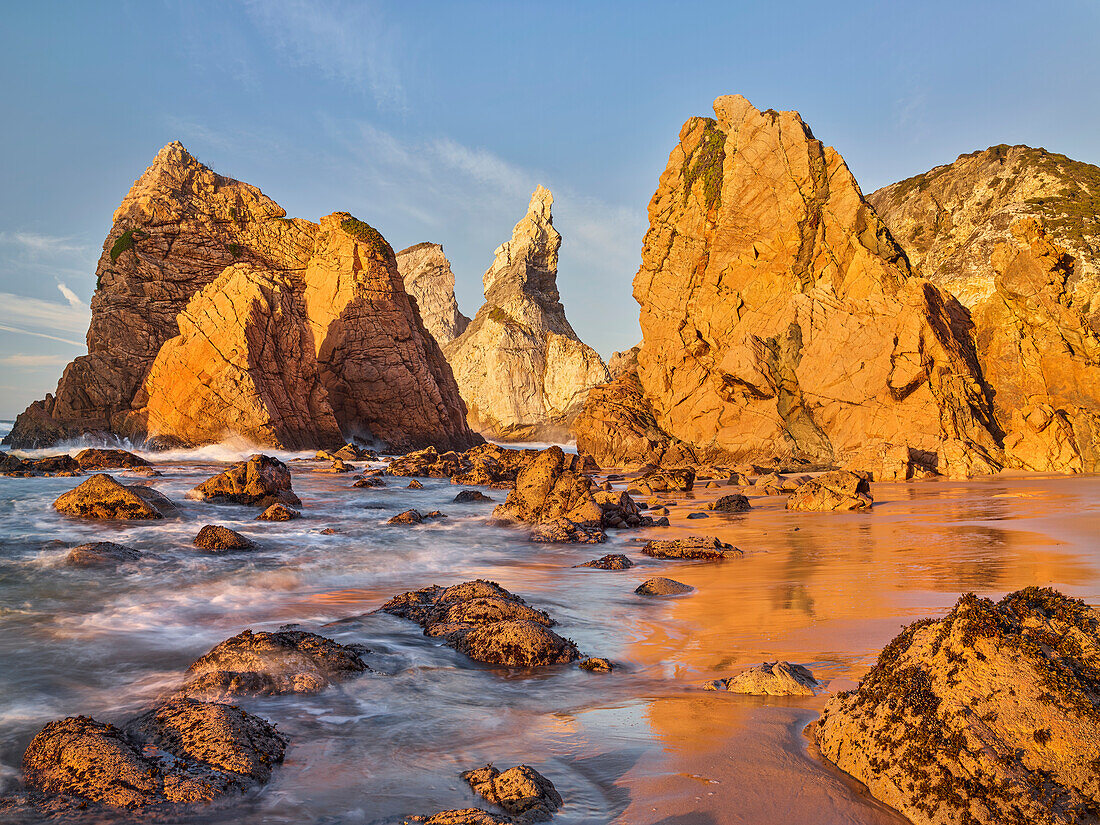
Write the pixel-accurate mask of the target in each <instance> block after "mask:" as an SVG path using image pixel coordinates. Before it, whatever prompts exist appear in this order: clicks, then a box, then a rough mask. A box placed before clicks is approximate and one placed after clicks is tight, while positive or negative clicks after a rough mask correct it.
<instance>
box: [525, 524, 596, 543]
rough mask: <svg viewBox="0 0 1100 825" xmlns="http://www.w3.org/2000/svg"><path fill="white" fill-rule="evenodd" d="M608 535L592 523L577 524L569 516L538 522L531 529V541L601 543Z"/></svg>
mask: <svg viewBox="0 0 1100 825" xmlns="http://www.w3.org/2000/svg"><path fill="white" fill-rule="evenodd" d="M606 539H607V535H606V534H605V533H604V531H603V530H601V529H600V528H599V527H596V526H594V525H592V524H577V523H576V522H573V521H570V520H569V519H567V518H559V519H554V520H553V521H546V522H543V523H542V524H536V525H535V526H534V527H533V528H532V529H531V541H537V542H542V543H548V544H600V543H601V542H603V541H604V540H606Z"/></svg>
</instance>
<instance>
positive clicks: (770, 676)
mask: <svg viewBox="0 0 1100 825" xmlns="http://www.w3.org/2000/svg"><path fill="white" fill-rule="evenodd" d="M818 687H820V685H819V684H818V681H817V679H815V678H814V674H813V672H812V671H811V670H810V669H809V668H808V667H805V666H804V665H794V664H791V663H790V662H764V664H762V665H757V666H756V667H750V668H749V669H748V670H746V671H743V672H741V673H738V674H737V675H736V676H734V677H732V678H729V679H715V680H714V681H713V682H707V683H706V684H705V685H703V689H704V690H728V691H730V692H731V693H748V694H751V695H753V696H813V695H814V692H815V690H816V688H818Z"/></svg>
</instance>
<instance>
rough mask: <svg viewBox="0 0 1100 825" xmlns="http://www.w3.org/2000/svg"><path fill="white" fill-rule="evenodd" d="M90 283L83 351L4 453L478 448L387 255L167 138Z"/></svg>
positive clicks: (351, 230) (339, 223)
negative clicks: (87, 444) (92, 442)
mask: <svg viewBox="0 0 1100 825" xmlns="http://www.w3.org/2000/svg"><path fill="white" fill-rule="evenodd" d="M97 276H98V282H97V288H96V292H95V295H94V296H93V297H92V322H91V326H90V328H89V330H88V355H86V356H81V357H79V358H77V359H75V360H74V361H73V362H72V363H71V364H69V366H68V367H66V369H65V372H64V374H63V376H62V378H61V381H60V382H59V384H58V387H57V392H56V394H55V395H47V396H46V398H45V399H44V400H43V401H37V402H35V403H34V404H32V405H31V406H30V407H29V408H28V409H27V410H26V411H25V412H24V413H23V414H22V415H20V416H19V418H18V420H17V421H16V423H15V426H14V427H13V429H12V432H11V434H10V435H9V437H8V438H7V439H6V441H7V443H10V444H12V445H13V446H16V447H38V446H45V445H48V444H51V443H54V442H56V441H59V440H63V439H67V438H75V437H79V436H82V435H93V436H96V437H104V436H120V437H126V438H131V439H134V440H138V441H140V440H146V439H150V440H152V443H157V442H159V443H162V444H177V445H199V444H206V443H211V442H214V441H219V440H222V439H224V438H227V437H232V436H240V437H244V438H246V439H248V440H249V441H251V442H252V443H254V444H256V445H258V446H264V447H275V448H286V449H309V448H316V447H331V446H339V445H340V444H342V443H344V441H345V440H347V439H348V438H350V437H353V436H354V437H357V438H360V439H363V440H367V441H374V442H377V443H379V444H380V445H385V446H387V447H388V448H390V449H394V450H407V449H416V448H418V447H424V446H429V445H431V446H436V447H440V448H442V449H465V448H467V447H470V446H472V445H473V444H475V443H478V442H479V441H480V438H479V437H478V436H477V435H476V434H475V433H473V432H472V431H471V430H470V429H469V428H468V427H467V426H466V422H465V413H466V411H465V407H464V406H463V404H462V400H461V397H460V396H459V393H458V389H457V387H456V386H455V383H454V378H453V376H452V374H451V370H450V368H449V367H448V365H447V363H446V361H445V360H444V358H443V355H442V353H441V352H440V350H439V347H438V345H437V344H436V342H435V340H434V339H433V338H432V337H431V336H430V335H429V334H428V332H427V331H426V330H425V329H424V325H423V323H422V322H421V320H420V316H419V314H418V313H417V308H416V304H415V302H414V301H413V300H411V299H410V298H409V296H408V295H407V294H406V293H405V291H404V286H403V283H402V279H401V276H400V274H399V273H398V270H397V263H396V260H395V258H394V254H393V250H392V249H390V246H389V244H388V243H386V241H385V239H384V238H383V237H382V236H381V234H379V233H378V232H377V230H375V229H374V228H373V227H371V226H369V225H368V224H366V223H363V222H362V221H359V220H357V219H355V218H354V217H352V216H351V215H349V214H347V213H335V214H333V215H330V216H328V217H327V218H324V219H322V221H321V223H320V224H316V223H312V222H310V221H306V220H300V219H288V218H287V217H286V212H285V211H284V210H283V209H282V208H281V207H280V206H279V205H278V204H276V203H275V202H274V201H272V200H271V199H270V198H267V197H266V196H265V195H264V194H263V193H262V192H260V191H259V190H258V189H256V188H255V187H253V186H249V185H248V184H244V183H240V182H239V181H235V180H232V179H230V178H226V177H223V176H221V175H218V174H216V173H215V172H213V171H211V170H210V169H208V168H207V167H205V166H203V165H202V164H201V163H199V162H198V161H197V160H195V158H193V157H192V156H191V155H190V154H189V153H188V152H187V151H186V150H185V149H184V148H183V146H182V145H180V144H179V143H171V144H169V145H168V146H165V147H164V148H163V149H162V150H161V151H160V152H159V153H158V154H157V157H156V159H155V160H154V162H153V165H152V166H150V167H149V169H147V170H146V172H145V174H144V175H142V177H141V178H140V179H139V180H138V181H137V182H136V183H135V184H134V185H133V187H132V188H131V190H130V192H129V194H127V196H126V198H125V199H124V200H123V202H122V205H121V206H120V207H119V208H118V210H117V211H116V212H115V215H114V224H113V226H112V227H111V231H110V232H109V233H108V235H107V239H106V241H105V242H104V245H103V254H102V255H101V257H100V259H99V266H98V269H97Z"/></svg>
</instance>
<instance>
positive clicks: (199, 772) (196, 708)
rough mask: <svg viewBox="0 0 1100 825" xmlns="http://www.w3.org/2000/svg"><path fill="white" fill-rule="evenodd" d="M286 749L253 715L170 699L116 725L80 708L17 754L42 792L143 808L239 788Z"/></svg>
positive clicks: (263, 775) (264, 774)
mask: <svg viewBox="0 0 1100 825" xmlns="http://www.w3.org/2000/svg"><path fill="white" fill-rule="evenodd" d="M285 750H286V739H284V738H283V736H282V735H281V734H280V733H279V732H278V731H277V730H275V726H274V725H272V724H270V723H269V722H267V721H266V720H264V719H261V718H260V717H258V716H253V715H251V714H249V713H245V712H244V711H243V710H240V709H239V708H236V707H234V706H232V705H221V704H215V703H208V702H196V701H193V700H190V699H175V700H172V701H170V702H167V703H165V704H163V705H160V706H159V707H157V708H155V709H154V710H152V711H150V712H148V713H147V714H144V715H142V716H139V717H137V718H136V719H133V720H131V721H130V722H128V723H127V724H126V725H125V726H124V727H123V728H121V729H120V728H116V727H115V726H114V725H108V724H104V723H101V722H97V721H95V720H94V719H91V718H89V717H87V716H70V717H69V718H67V719H62V720H60V721H57V722H50V723H49V724H48V725H46V727H44V728H43V729H42V730H41V731H40V732H39V733H38V735H37V736H35V737H34V740H33V741H32V742H31V744H30V745H29V746H28V747H27V750H26V753H24V755H23V778H24V781H25V782H26V784H27V786H28V787H29V788H30V789H32V790H33V791H34V792H36V793H37V794H40V795H42V796H44V797H46V798H51V797H56V796H59V795H60V796H63V797H75V798H76V799H77V800H82V801H83V803H84V804H85V805H86V804H87V803H88V802H92V803H99V804H101V805H105V806H108V807H112V808H125V809H130V810H144V809H148V808H150V807H153V806H158V805H165V804H168V803H199V802H212V801H214V800H216V799H219V798H221V797H225V796H228V795H237V794H241V793H244V792H246V791H248V790H250V789H251V788H253V787H255V786H256V785H258V784H263V783H265V782H267V780H268V779H269V778H270V776H271V771H272V769H273V768H274V767H275V766H276V765H278V764H279V763H280V762H282V761H283V754H284V752H285Z"/></svg>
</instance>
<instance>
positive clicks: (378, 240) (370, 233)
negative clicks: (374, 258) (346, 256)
mask: <svg viewBox="0 0 1100 825" xmlns="http://www.w3.org/2000/svg"><path fill="white" fill-rule="evenodd" d="M340 228H341V229H343V230H344V231H345V232H346V233H347V234H348V235H350V236H351V237H352V238H355V240H357V241H359V242H360V243H363V244H366V245H367V246H368V247H370V249H371V251H372V252H374V253H375V254H377V255H379V256H381V257H383V258H385V257H389V258H393V257H394V254H393V247H391V246H390V244H389V242H388V241H387V240H386V239H385V238H383V237H382V233H381V232H379V231H378V230H377V229H375V228H374V227H373V226H371V225H370V224H369V223H365V222H364V221H361V220H359V219H358V218H353V217H351V216H350V215H349V216H348V217H346V218H344V220H342V221H340Z"/></svg>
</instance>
